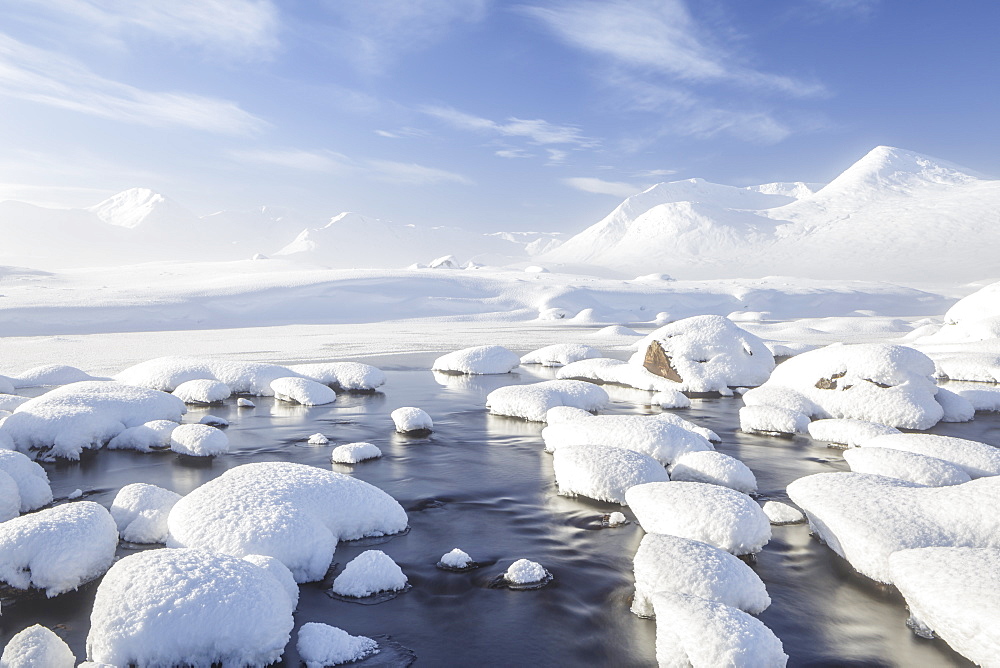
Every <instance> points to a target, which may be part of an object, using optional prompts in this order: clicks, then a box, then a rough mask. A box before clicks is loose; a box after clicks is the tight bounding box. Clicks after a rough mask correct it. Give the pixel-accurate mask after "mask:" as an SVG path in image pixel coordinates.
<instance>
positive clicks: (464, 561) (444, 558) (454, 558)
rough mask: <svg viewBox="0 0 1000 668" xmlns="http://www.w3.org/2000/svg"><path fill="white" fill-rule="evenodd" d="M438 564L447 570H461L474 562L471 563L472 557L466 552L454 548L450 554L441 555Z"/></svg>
mask: <svg viewBox="0 0 1000 668" xmlns="http://www.w3.org/2000/svg"><path fill="white" fill-rule="evenodd" d="M438 563H439V564H443V565H445V566H447V567H448V568H452V569H455V570H462V569H465V568H468V567H469V566H471V565H472V564H473V563H474V562H473V561H472V557H470V556H469V554H468V553H467V552H464V551H462V550H460V549H458V548H457V547H456V548H454V549H453V550H452V551H451V552H447V553H445V554H443V555H441V560H440V561H439V562H438Z"/></svg>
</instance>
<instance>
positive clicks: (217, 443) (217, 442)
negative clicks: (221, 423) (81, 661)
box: [170, 424, 229, 457]
mask: <svg viewBox="0 0 1000 668" xmlns="http://www.w3.org/2000/svg"><path fill="white" fill-rule="evenodd" d="M170 449H171V450H173V451H174V452H176V453H177V454H179V455H188V456H191V457H215V456H216V455H223V454H225V453H227V452H229V437H228V436H226V433H225V432H224V431H222V430H221V429H216V428H215V427H209V426H208V425H207V424H182V425H179V426H178V427H177V428H176V429H174V430H173V431H172V432H170Z"/></svg>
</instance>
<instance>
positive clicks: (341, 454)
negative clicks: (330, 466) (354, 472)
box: [330, 441, 382, 464]
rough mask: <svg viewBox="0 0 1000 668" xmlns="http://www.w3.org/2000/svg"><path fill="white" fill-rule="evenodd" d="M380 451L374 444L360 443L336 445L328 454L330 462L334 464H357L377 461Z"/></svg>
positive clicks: (380, 454)
mask: <svg viewBox="0 0 1000 668" xmlns="http://www.w3.org/2000/svg"><path fill="white" fill-rule="evenodd" d="M381 456H382V451H381V450H379V449H378V446H376V445H375V444H374V443H367V442H365V441H360V442H358V443H344V444H343V445H338V446H337V447H335V448H334V449H333V452H331V453H330V461H331V462H333V463H335V464H357V463H358V462H363V461H365V460H368V459H378V458H379V457H381Z"/></svg>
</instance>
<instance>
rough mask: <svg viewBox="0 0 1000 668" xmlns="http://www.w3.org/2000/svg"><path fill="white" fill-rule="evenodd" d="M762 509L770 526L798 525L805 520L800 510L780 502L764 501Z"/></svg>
mask: <svg viewBox="0 0 1000 668" xmlns="http://www.w3.org/2000/svg"><path fill="white" fill-rule="evenodd" d="M763 508H764V514H765V515H767V519H769V520H771V524H777V525H782V524H798V523H799V522H805V520H806V516H805V515H803V514H802V511H801V510H799V509H798V508H795V507H794V506H790V505H788V504H787V503H782V502H781V501H766V502H765V503H764V506H763Z"/></svg>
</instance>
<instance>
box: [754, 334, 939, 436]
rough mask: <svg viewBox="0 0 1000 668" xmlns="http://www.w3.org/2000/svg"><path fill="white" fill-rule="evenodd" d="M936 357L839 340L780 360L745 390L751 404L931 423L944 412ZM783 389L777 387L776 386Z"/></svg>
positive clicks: (903, 423)
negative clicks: (762, 380)
mask: <svg viewBox="0 0 1000 668" xmlns="http://www.w3.org/2000/svg"><path fill="white" fill-rule="evenodd" d="M933 375H934V362H932V361H931V359H930V358H929V357H927V356H926V355H924V354H923V353H921V352H919V351H917V350H915V349H913V348H908V347H906V346H900V345H895V344H887V343H870V344H857V345H843V344H839V343H837V344H833V345H829V346H826V347H825V348H819V349H817V350H811V351H809V352H805V353H802V354H801V355H796V356H795V357H792V358H791V359H789V360H788V361H786V362H784V363H783V364H780V365H778V367H777V368H775V369H774V373H772V374H771V377H770V379H769V380H768V381H767V383H765V384H764V385H762V386H761V387H759V388H756V389H753V390H750V391H748V392H747V393H746V394H744V395H743V401H744V403H745V404H746V405H747V406H775V407H778V408H784V409H786V410H790V411H795V412H800V413H804V414H806V415H808V416H809V417H812V418H851V419H856V420H864V421H867V422H876V423H879V424H884V425H888V426H890V427H897V428H905V429H928V428H930V427H932V426H934V425H935V424H937V422H938V421H939V420H940V419H941V418H942V416H943V415H944V409H943V408H942V406H941V404H940V403H938V401H937V398H936V396H935V395H936V394H937V391H938V388H937V385H936V384H935V382H934V378H933ZM776 390H777V391H776Z"/></svg>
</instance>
